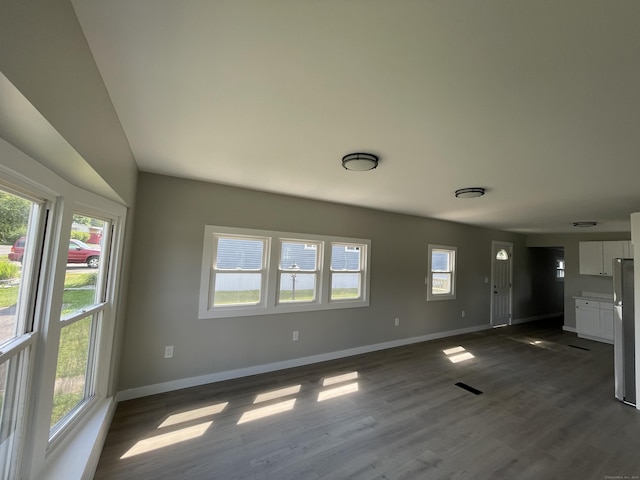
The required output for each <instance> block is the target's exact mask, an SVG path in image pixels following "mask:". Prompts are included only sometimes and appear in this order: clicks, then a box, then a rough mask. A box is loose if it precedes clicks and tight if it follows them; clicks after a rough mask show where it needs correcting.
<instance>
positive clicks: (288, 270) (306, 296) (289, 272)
mask: <svg viewBox="0 0 640 480" xmlns="http://www.w3.org/2000/svg"><path fill="white" fill-rule="evenodd" d="M280 245H281V248H280V262H279V266H278V268H279V271H280V274H279V279H278V281H279V285H280V288H279V289H278V302H279V303H287V302H315V301H316V300H317V286H318V276H319V273H320V272H319V270H318V252H319V251H320V248H319V247H320V245H319V244H317V243H314V244H310V243H305V242H300V241H296V240H281V242H280Z"/></svg>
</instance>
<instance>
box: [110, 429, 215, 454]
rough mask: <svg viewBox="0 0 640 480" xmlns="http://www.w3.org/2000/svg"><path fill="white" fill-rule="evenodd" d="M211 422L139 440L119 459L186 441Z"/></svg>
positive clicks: (202, 431) (201, 432) (198, 433)
mask: <svg viewBox="0 0 640 480" xmlns="http://www.w3.org/2000/svg"><path fill="white" fill-rule="evenodd" d="M212 423H213V422H204V423H200V424H198V425H193V426H191V427H186V428H181V429H180V430H175V431H173V432H169V433H164V434H162V435H156V436H154V437H150V438H145V439H144V440H140V441H139V442H138V443H136V444H135V445H134V446H133V447H131V448H130V449H129V450H128V451H127V452H126V453H125V454H124V455H122V456H121V457H120V459H121V460H122V459H125V458H129V457H133V456H135V455H140V454H141V453H146V452H150V451H152V450H157V449H159V448H164V447H168V446H171V445H175V444H177V443H181V442H186V441H187V440H192V439H194V438H198V437H201V436H202V435H203V434H204V432H206V431H207V429H208V428H209V427H210V426H211V424H212Z"/></svg>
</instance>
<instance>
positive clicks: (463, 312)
mask: <svg viewBox="0 0 640 480" xmlns="http://www.w3.org/2000/svg"><path fill="white" fill-rule="evenodd" d="M465 315H466V312H465V311H464V310H462V318H464V316H465Z"/></svg>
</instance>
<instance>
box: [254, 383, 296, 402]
mask: <svg viewBox="0 0 640 480" xmlns="http://www.w3.org/2000/svg"><path fill="white" fill-rule="evenodd" d="M300 388H302V385H300V384H298V385H294V386H292V387H286V388H279V389H278V390H272V391H271V392H265V393H261V394H259V395H256V399H255V400H254V401H253V403H262V402H268V401H269V400H275V399H276V398H281V397H287V396H289V395H294V394H296V393H298V392H300Z"/></svg>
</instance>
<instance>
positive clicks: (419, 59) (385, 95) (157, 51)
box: [72, 0, 640, 232]
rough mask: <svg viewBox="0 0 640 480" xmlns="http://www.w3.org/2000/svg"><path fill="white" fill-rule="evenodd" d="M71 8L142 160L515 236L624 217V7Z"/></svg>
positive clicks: (167, 169) (333, 3)
mask: <svg viewBox="0 0 640 480" xmlns="http://www.w3.org/2000/svg"><path fill="white" fill-rule="evenodd" d="M72 3H73V5H74V7H75V9H76V12H77V15H78V18H79V20H80V23H81V25H82V28H83V30H84V32H85V35H86V37H87V40H88V42H89V45H90V47H91V50H92V51H93V54H94V57H95V59H96V63H97V65H98V68H99V69H100V71H101V73H102V76H103V78H104V82H105V84H106V86H107V89H108V91H109V93H110V95H111V98H112V100H113V103H114V106H115V108H116V111H117V113H118V115H119V117H120V120H121V122H122V125H123V127H124V130H125V132H126V134H127V136H128V138H129V141H130V144H131V148H132V151H133V153H134V155H135V157H136V160H137V162H138V165H139V167H140V169H141V170H143V171H148V172H156V173H161V174H167V175H174V176H179V177H185V178H192V179H199V180H206V181H211V182H216V183H223V184H228V185H237V186H243V187H249V188H253V189H259V190H265V191H271V192H279V193H285V194H291V195H296V196H301V197H309V198H316V199H322V200H328V201H333V202H340V203H346V204H351V205H361V206H367V207H372V208H376V209H381V210H387V211H393V212H402V213H408V214H413V215H420V216H426V217H433V218H440V219H446V220H452V221H456V222H463V223H468V224H475V225H481V226H487V227H495V228H499V229H504V230H511V231H517V232H570V231H575V230H576V229H575V228H573V227H572V222H574V221H583V220H594V221H598V222H601V224H600V225H599V226H598V227H595V228H594V229H592V231H628V230H629V214H630V213H631V212H634V211H640V155H639V153H640V1H637V0H615V1H606V0H562V1H557V0H482V1H479V0H464V1H463V0H317V1H311V0H273V1H272V0H215V1H213V0H181V1H175V0H136V1H131V0H110V1H108V2H105V1H102V0H72ZM354 151H366V152H371V153H375V154H378V155H379V156H380V159H381V160H380V165H379V167H378V168H377V169H376V170H373V171H370V172H348V171H346V170H344V169H343V168H342V166H341V163H340V160H341V158H342V156H343V155H345V154H347V153H350V152H354ZM473 186H480V187H485V188H486V189H487V194H486V195H485V196H484V197H482V198H478V199H467V200H462V199H456V198H454V195H453V192H454V190H456V189H458V188H462V187H473ZM581 231H582V232H584V231H585V230H584V229H583V230H581Z"/></svg>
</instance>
